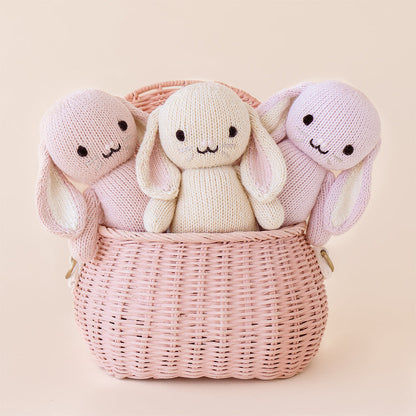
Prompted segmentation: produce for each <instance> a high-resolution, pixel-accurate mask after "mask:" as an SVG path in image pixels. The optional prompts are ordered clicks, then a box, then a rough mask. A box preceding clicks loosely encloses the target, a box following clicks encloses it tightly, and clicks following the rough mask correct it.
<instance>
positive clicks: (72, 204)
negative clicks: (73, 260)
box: [36, 143, 87, 238]
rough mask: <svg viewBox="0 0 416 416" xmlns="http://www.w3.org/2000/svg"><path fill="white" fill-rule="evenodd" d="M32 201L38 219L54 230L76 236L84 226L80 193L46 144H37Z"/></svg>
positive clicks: (68, 235) (82, 202) (83, 203)
mask: <svg viewBox="0 0 416 416" xmlns="http://www.w3.org/2000/svg"><path fill="white" fill-rule="evenodd" d="M39 156H40V172H39V178H38V182H37V184H36V204H37V208H38V213H39V217H40V219H41V221H42V222H43V224H44V225H45V227H46V228H47V229H48V230H49V231H51V232H52V233H54V234H58V235H62V236H64V237H70V238H73V237H77V236H78V235H79V234H80V233H81V232H82V230H83V229H84V226H85V222H86V217H87V206H86V203H85V200H84V197H83V196H82V194H81V193H80V192H79V191H78V190H77V189H76V188H75V187H74V186H73V185H72V184H71V183H70V182H69V180H68V179H67V178H66V177H65V175H64V174H63V173H62V172H61V171H60V170H59V169H58V168H57V167H56V166H55V164H54V163H53V161H52V159H51V157H50V155H49V153H48V151H47V149H46V146H45V145H44V143H42V144H41V148H40V155H39Z"/></svg>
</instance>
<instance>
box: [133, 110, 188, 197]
mask: <svg viewBox="0 0 416 416" xmlns="http://www.w3.org/2000/svg"><path fill="white" fill-rule="evenodd" d="M136 174H137V181H138V182H139V186H140V188H141V189H142V191H143V192H144V193H145V194H146V195H147V196H149V197H150V198H156V199H164V200H171V199H175V198H176V197H177V196H178V192H179V185H180V181H181V173H180V171H179V169H178V168H177V167H176V166H175V165H174V164H173V163H172V162H171V161H170V160H169V159H168V158H167V156H166V155H165V152H164V151H163V149H162V146H161V145H160V140H159V109H158V108H157V109H156V110H154V111H153V112H152V113H151V114H150V116H149V119H148V121H147V128H146V133H145V135H144V138H143V142H142V144H141V146H140V149H139V152H138V154H137V158H136Z"/></svg>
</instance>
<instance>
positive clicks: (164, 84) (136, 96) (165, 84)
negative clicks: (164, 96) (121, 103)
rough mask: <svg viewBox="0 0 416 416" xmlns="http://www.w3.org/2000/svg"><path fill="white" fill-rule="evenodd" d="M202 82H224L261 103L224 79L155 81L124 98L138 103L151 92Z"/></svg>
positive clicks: (223, 83)
mask: <svg viewBox="0 0 416 416" xmlns="http://www.w3.org/2000/svg"><path fill="white" fill-rule="evenodd" d="M200 82H216V83H218V84H222V85H224V86H225V87H228V88H231V89H232V90H233V91H234V92H236V93H237V94H243V95H244V96H246V98H249V99H250V100H251V101H252V105H253V106H254V107H257V106H259V105H260V103H261V102H260V101H259V100H258V99H257V98H256V97H254V96H253V95H251V94H249V93H248V92H246V91H244V90H242V89H241V88H236V87H233V86H232V85H229V84H227V83H225V82H222V81H207V80H198V79H190V80H170V81H160V82H155V83H153V84H150V85H145V86H143V87H139V88H136V89H134V90H133V91H131V92H129V93H128V94H127V95H125V96H124V98H125V99H126V100H127V101H129V102H131V103H133V105H134V104H135V103H136V101H140V97H143V96H144V95H146V94H149V93H151V92H156V91H161V90H165V89H170V88H175V89H178V90H179V89H181V88H183V87H186V86H188V85H191V84H196V83H200Z"/></svg>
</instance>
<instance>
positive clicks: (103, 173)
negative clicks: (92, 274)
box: [36, 89, 149, 262]
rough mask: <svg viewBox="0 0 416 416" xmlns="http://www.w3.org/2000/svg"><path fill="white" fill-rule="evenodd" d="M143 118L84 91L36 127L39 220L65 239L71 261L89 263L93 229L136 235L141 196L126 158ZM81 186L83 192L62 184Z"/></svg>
mask: <svg viewBox="0 0 416 416" xmlns="http://www.w3.org/2000/svg"><path fill="white" fill-rule="evenodd" d="M146 121H147V114H146V113H144V112H142V111H141V110H138V109H137V108H135V107H134V106H133V105H132V104H131V103H129V102H128V101H126V100H125V99H123V98H119V97H114V96H112V95H110V94H107V93H105V92H103V91H98V90H92V89H90V90H84V91H79V92H76V93H74V94H72V95H70V96H67V97H65V98H63V99H61V100H60V101H58V102H57V103H56V105H55V106H53V107H52V108H51V109H50V110H49V111H48V112H47V113H46V114H45V116H44V118H43V120H42V123H41V146H40V174H39V178H38V182H37V195H36V199H37V207H38V212H39V216H40V218H41V220H42V222H43V224H44V225H45V226H46V228H48V229H49V231H51V232H53V233H55V234H58V235H61V236H64V237H67V238H70V239H71V243H72V244H71V249H72V257H74V258H75V259H76V260H77V261H79V262H84V261H87V260H90V259H92V258H93V257H94V255H95V252H96V246H97V244H96V243H97V238H98V233H97V231H98V225H99V224H105V225H107V226H109V227H116V228H120V229H123V230H129V231H144V226H143V213H144V210H145V207H146V205H147V203H148V200H149V199H148V198H147V196H146V195H145V194H143V192H142V191H141V190H140V188H139V186H138V184H137V181H136V174H135V164H134V160H135V159H134V155H135V153H136V151H137V148H138V145H139V137H143V133H144V128H145V124H146ZM68 178H70V179H72V180H74V181H75V182H78V183H83V184H87V185H89V187H88V188H87V189H86V190H85V191H84V193H83V194H81V192H79V191H78V190H77V189H76V188H75V187H74V186H73V185H72V184H71V183H70V181H69V180H68Z"/></svg>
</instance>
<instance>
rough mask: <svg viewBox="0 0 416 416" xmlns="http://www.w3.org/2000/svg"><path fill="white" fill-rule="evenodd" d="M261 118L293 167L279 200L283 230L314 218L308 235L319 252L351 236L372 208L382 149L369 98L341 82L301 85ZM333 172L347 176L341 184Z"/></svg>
mask: <svg viewBox="0 0 416 416" xmlns="http://www.w3.org/2000/svg"><path fill="white" fill-rule="evenodd" d="M258 113H259V115H260V117H261V120H262V122H263V124H264V125H265V126H266V128H267V129H268V131H269V132H270V133H271V134H272V136H273V138H274V139H275V140H276V142H277V143H279V147H280V149H281V150H282V153H283V155H284V157H285V160H286V163H287V167H288V180H287V183H286V185H285V187H284V189H283V191H282V193H281V194H280V196H279V200H280V201H281V203H282V205H283V208H284V212H285V220H284V223H283V225H290V224H295V223H298V222H301V221H305V220H306V219H307V218H308V217H309V215H310V214H311V216H310V220H309V223H308V231H307V235H308V238H309V241H310V242H311V244H313V245H317V246H320V245H323V244H325V243H326V242H327V241H328V239H329V238H330V236H331V235H333V234H341V233H343V232H345V231H347V230H348V229H349V228H350V227H352V225H354V224H355V222H356V221H357V220H358V219H359V217H360V216H361V214H362V213H363V212H364V210H365V207H366V206H367V203H368V200H369V197H370V185H371V170H372V165H373V162H374V158H375V156H376V154H377V151H378V148H379V144H380V120H379V117H378V114H377V111H376V109H375V108H374V106H373V105H372V104H371V102H370V101H369V100H368V98H367V97H366V96H365V95H364V94H362V93H361V92H360V91H358V90H356V89H355V88H353V87H351V86H349V85H346V84H344V83H341V82H337V81H326V82H321V83H317V84H300V85H297V86H295V87H293V88H289V89H287V90H283V91H281V92H279V93H277V94H276V95H275V96H273V97H271V98H270V99H269V100H267V101H266V102H265V103H263V104H262V105H260V106H259V107H258ZM331 171H342V172H341V173H340V174H339V176H338V177H337V178H336V179H335V177H334V175H333V173H332V172H331ZM318 195H319V198H318Z"/></svg>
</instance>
